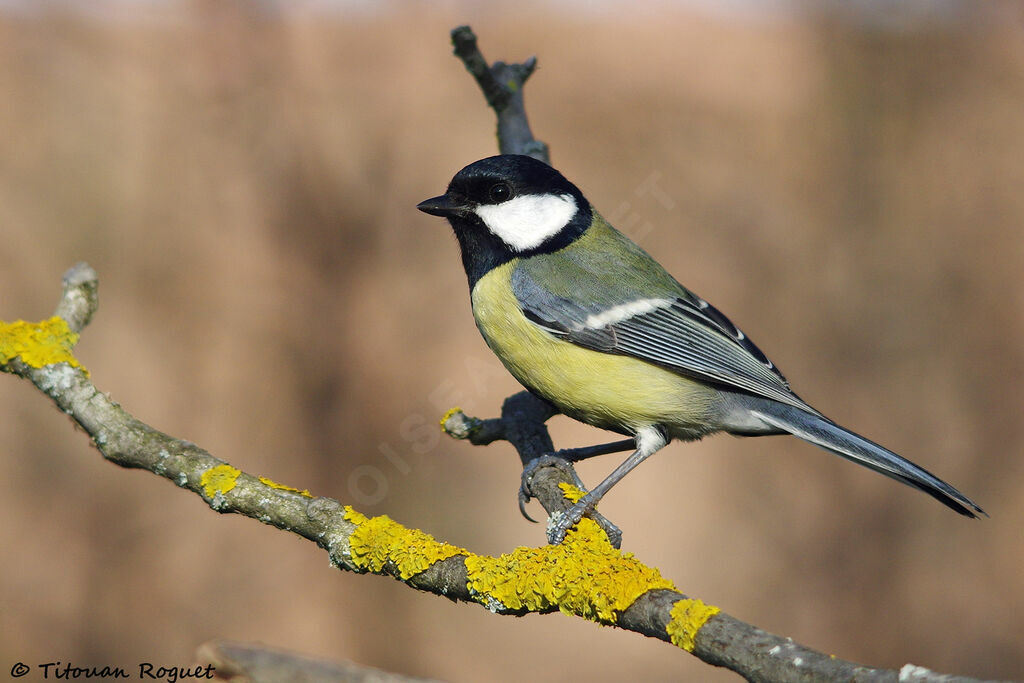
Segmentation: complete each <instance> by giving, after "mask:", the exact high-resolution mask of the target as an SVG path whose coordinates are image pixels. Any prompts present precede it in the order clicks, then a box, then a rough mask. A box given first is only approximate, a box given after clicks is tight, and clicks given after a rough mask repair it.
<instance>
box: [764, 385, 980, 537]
mask: <svg viewBox="0 0 1024 683" xmlns="http://www.w3.org/2000/svg"><path fill="white" fill-rule="evenodd" d="M751 412H752V413H753V414H754V415H756V416H757V417H758V418H760V419H761V420H764V422H765V423H767V424H768V425H770V426H772V427H775V428H777V429H781V430H782V431H785V432H789V433H790V434H792V435H793V436H796V437H799V438H801V439H803V440H804V441H807V442H809V443H812V444H814V445H815V446H820V447H821V448H824V449H825V450H827V451H829V452H832V453H835V454H836V455H839V456H842V457H844V458H846V459H847V460H852V461H853V462H855V463H857V464H859V465H863V466H864V467H869V468H871V469H873V470H874V471H876V472H880V473H882V474H884V475H885V476H887V477H892V478H893V479H895V480H896V481H901V482H903V483H904V484H906V485H907V486H913V487H914V488H916V489H919V490H921V491H924V492H925V493H927V494H928V495H929V496H931V497H932V498H935V499H936V500H938V501H939V502H940V503H942V504H943V505H945V506H947V507H949V508H951V509H953V510H955V511H956V512H959V513H960V514H961V515H963V516H965V517H971V518H976V517H978V515H985V516H986V517H987V516H988V515H987V514H986V513H985V511H984V510H982V509H981V508H980V507H979V506H978V505H977V504H976V503H975V502H974V501H972V500H971V499H970V498H968V497H967V496H965V495H964V494H962V493H960V492H959V491H957V490H956V489H955V488H953V487H952V486H950V485H949V484H947V483H946V482H944V481H942V480H941V479H939V478H938V477H936V476H935V475H933V474H932V473H931V472H929V471H928V470H926V469H924V468H923V467H918V466H917V465H915V464H914V463H912V462H910V461H909V460H907V459H906V458H902V457H900V456H898V455H896V454H895V453H893V452H892V451H890V450H888V449H885V448H882V447H881V446H879V445H878V444H876V443H874V442H873V441H869V440H868V439H865V438H864V437H863V436H860V435H859V434H854V433H853V432H851V431H850V430H848V429H844V428H842V427H840V426H839V425H837V424H836V423H834V422H832V421H831V420H829V419H828V418H826V417H822V416H820V415H814V414H812V413H808V412H805V411H803V410H800V409H799V408H795V407H793V406H788V405H785V404H783V403H775V402H766V403H765V404H762V405H759V406H758V407H757V408H755V409H753V410H752V411H751Z"/></svg>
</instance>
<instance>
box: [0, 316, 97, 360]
mask: <svg viewBox="0 0 1024 683" xmlns="http://www.w3.org/2000/svg"><path fill="white" fill-rule="evenodd" d="M77 343H78V334H77V333H75V332H72V331H71V329H70V328H69V327H68V323H67V321H66V320H64V319H63V318H59V317H57V316H54V317H52V318H50V319H49V320H44V321H42V322H39V323H30V322H25V321H24V320H15V321H14V322H13V323H7V322H3V321H0V365H2V364H4V363H7V362H9V361H11V360H12V359H14V358H16V357H20V358H21V360H22V362H23V363H25V365H28V366H30V367H33V368H41V367H43V366H46V365H53V364H54V363H67V364H68V365H70V366H71V367H73V368H80V367H82V366H81V364H80V363H79V362H78V360H77V359H76V358H75V356H74V354H72V353H71V349H72V348H74V346H75V344H77ZM82 370H83V371H85V368H82ZM87 374H88V373H87Z"/></svg>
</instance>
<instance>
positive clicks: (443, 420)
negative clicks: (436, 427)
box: [441, 406, 462, 432]
mask: <svg viewBox="0 0 1024 683" xmlns="http://www.w3.org/2000/svg"><path fill="white" fill-rule="evenodd" d="M461 412H462V408H460V407H458V406H455V407H454V408H451V409H449V410H448V412H447V413H445V414H444V415H442V416H441V431H443V432H447V431H448V429H447V428H446V427H445V425H446V424H448V420H450V419H451V417H452V415H454V414H455V413H461Z"/></svg>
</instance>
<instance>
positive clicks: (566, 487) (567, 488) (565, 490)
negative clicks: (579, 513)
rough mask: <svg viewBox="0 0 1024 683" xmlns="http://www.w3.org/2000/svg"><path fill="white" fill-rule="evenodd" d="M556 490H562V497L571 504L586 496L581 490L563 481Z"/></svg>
mask: <svg viewBox="0 0 1024 683" xmlns="http://www.w3.org/2000/svg"><path fill="white" fill-rule="evenodd" d="M558 488H560V489H562V495H563V496H565V499H566V500H568V501H569V502H571V503H578V502H580V498H582V497H583V496H585V495H587V492H586V491H584V490H583V489H581V488H579V487H576V486H573V485H572V484H570V483H568V482H564V481H563V482H560V483H559V484H558Z"/></svg>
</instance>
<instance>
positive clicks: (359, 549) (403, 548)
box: [345, 506, 469, 581]
mask: <svg viewBox="0 0 1024 683" xmlns="http://www.w3.org/2000/svg"><path fill="white" fill-rule="evenodd" d="M345 519H346V520H347V521H349V522H352V523H353V524H355V525H357V526H356V530H355V531H354V532H352V535H351V536H349V547H350V548H351V553H352V562H353V564H355V566H356V567H358V568H359V569H362V570H364V571H368V572H373V573H375V574H379V573H380V572H382V571H383V570H384V567H385V566H386V565H388V564H389V563H390V564H391V565H392V566H393V567H394V569H395V570H396V571H397V574H398V577H399V578H400V579H402V580H403V581H405V580H407V579H409V578H411V577H413V576H416V575H417V574H419V573H420V572H422V571H424V570H426V569H427V568H428V567H430V566H431V565H432V564H434V563H435V562H440V561H442V560H447V559H448V558H449V557H454V556H455V555H468V554H469V552H468V551H466V550H463V549H462V548H459V547H457V546H454V545H451V544H448V543H441V542H439V541H436V540H434V537H433V536H431V535H430V534H428V533H426V532H424V531H420V530H419V529H407V528H405V527H404V526H402V525H401V524H399V523H398V522H396V521H394V520H392V519H391V518H390V517H388V516H387V515H382V516H380V517H366V516H365V515H363V514H361V513H359V512H356V511H355V510H353V509H352V508H351V507H349V506H345Z"/></svg>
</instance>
